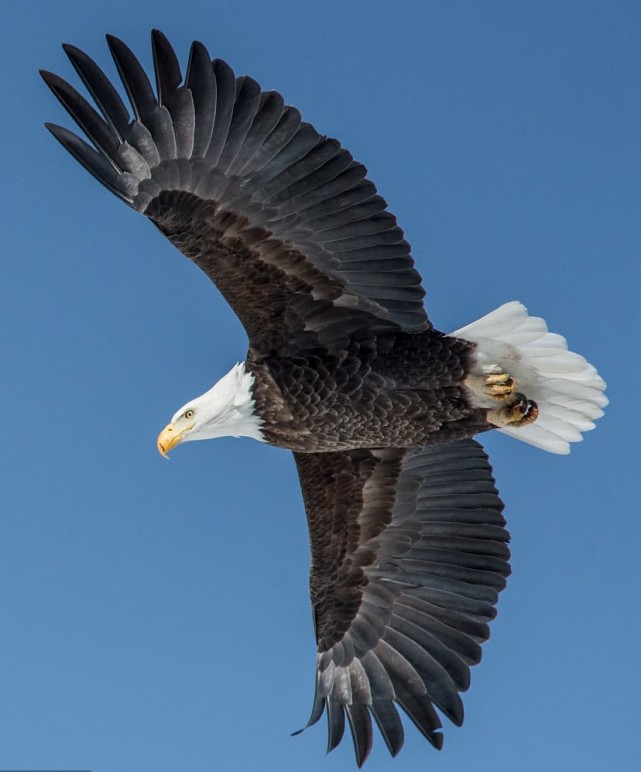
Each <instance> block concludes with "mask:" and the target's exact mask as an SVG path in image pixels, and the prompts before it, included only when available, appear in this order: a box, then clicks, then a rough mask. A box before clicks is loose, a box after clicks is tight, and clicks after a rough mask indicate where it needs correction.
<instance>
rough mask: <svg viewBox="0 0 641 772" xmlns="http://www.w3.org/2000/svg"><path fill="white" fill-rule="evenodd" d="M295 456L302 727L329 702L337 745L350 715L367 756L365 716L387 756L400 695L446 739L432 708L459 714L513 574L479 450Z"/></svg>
mask: <svg viewBox="0 0 641 772" xmlns="http://www.w3.org/2000/svg"><path fill="white" fill-rule="evenodd" d="M295 456H296V462H297V465H298V469H299V475H300V478H301V485H302V488H303V497H304V499H305V506H306V510H307V513H308V519H309V524H310V540H311V545H312V569H311V583H310V584H311V592H312V604H313V606H314V613H315V624H316V633H317V639H318V641H319V652H318V656H317V669H316V689H315V695H314V705H313V709H312V714H311V717H310V720H309V722H308V726H309V725H310V724H313V723H315V722H316V721H318V719H319V718H320V717H321V715H322V714H323V712H324V711H325V712H326V713H327V718H328V732H329V736H328V750H332V749H333V748H334V747H336V745H338V743H339V742H340V741H341V739H342V736H343V732H344V728H345V718H347V723H348V725H349V727H350V730H351V734H352V739H353V741H354V748H355V752H356V760H357V763H358V765H359V766H361V765H362V764H363V762H364V761H365V759H366V758H367V756H368V754H369V752H370V750H371V747H372V721H371V719H372V718H373V719H374V721H375V723H376V724H377V725H378V728H379V730H380V732H381V734H382V736H383V739H384V740H385V743H386V745H387V747H388V749H389V751H390V753H391V754H392V755H393V756H395V755H396V754H397V753H398V752H399V750H400V749H401V747H402V745H403V739H404V734H403V726H402V723H401V720H400V717H399V714H398V711H397V708H396V706H397V705H399V706H400V707H401V708H402V709H403V711H404V712H405V713H406V714H407V715H408V716H409V717H410V718H411V720H412V721H413V723H414V724H415V725H416V726H417V728H418V729H419V731H420V732H421V733H422V734H423V735H424V736H425V737H426V738H427V740H428V741H429V742H430V743H431V744H432V745H434V747H436V748H438V749H440V748H441V747H442V743H443V735H442V733H441V732H440V729H441V721H440V718H439V716H438V714H437V711H436V710H435V708H438V709H439V710H440V711H441V712H442V713H443V714H445V715H446V716H447V717H448V718H449V719H450V720H451V721H453V722H454V723H455V724H457V725H460V724H461V723H462V722H463V705H462V702H461V699H460V696H459V692H462V691H465V690H466V689H467V688H468V687H469V684H470V672H469V671H470V667H471V666H472V665H474V664H476V663H477V662H479V661H480V659H481V647H480V644H481V643H482V642H484V641H486V640H487V639H488V637H489V628H488V622H489V621H491V620H492V619H493V618H494V617H495V616H496V610H495V608H494V606H495V604H496V602H497V600H498V593H499V592H500V590H502V589H503V587H504V586H505V581H506V577H507V576H508V575H509V573H510V567H509V563H508V560H509V549H508V546H507V544H508V541H509V534H508V532H507V531H506V530H505V521H504V519H503V516H502V510H503V504H502V502H501V500H500V498H499V496H498V493H497V491H496V488H495V486H494V479H493V477H492V469H491V466H490V464H489V462H488V460H487V456H486V454H485V452H484V451H483V448H482V447H481V446H480V445H479V444H478V443H477V442H476V441H474V440H462V441H459V442H455V443H452V444H448V445H435V446H430V447H425V448H418V449H414V450H410V451H406V450H394V449H387V450H372V451H365V450H363V451H349V452H344V453H334V454H313V455H306V454H295Z"/></svg>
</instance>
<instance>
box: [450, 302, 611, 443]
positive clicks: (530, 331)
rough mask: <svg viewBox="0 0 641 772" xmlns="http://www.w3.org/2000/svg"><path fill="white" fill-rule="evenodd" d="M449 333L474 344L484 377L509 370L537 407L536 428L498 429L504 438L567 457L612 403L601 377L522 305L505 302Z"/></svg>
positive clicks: (562, 339)
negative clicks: (508, 437) (563, 454)
mask: <svg viewBox="0 0 641 772" xmlns="http://www.w3.org/2000/svg"><path fill="white" fill-rule="evenodd" d="M451 334H452V335H454V336H455V337H457V338H463V339H465V340H469V341H471V342H473V343H476V345H477V365H478V367H479V371H480V372H483V373H491V372H493V371H495V370H497V369H499V368H501V369H503V370H505V371H506V372H508V373H509V374H510V375H511V376H512V377H513V378H515V379H516V381H517V383H518V384H519V391H522V392H523V393H524V394H525V395H526V396H527V397H528V399H533V400H534V401H535V402H536V403H537V404H538V406H539V417H538V419H537V420H536V421H535V422H534V423H532V424H528V425H527V426H521V427H510V426H506V427H504V428H501V429H499V431H501V432H503V433H504V434H508V435H510V437H514V438H516V439H517V440H522V441H523V442H527V443H529V444H530V445H534V446H535V447H537V448H542V449H543V450H548V451H550V452H551V453H569V452H570V443H571V442H578V441H580V440H582V439H583V436H582V432H586V431H589V430H590V429H594V421H595V420H596V419H597V418H600V417H601V416H602V415H603V408H604V407H605V406H606V405H607V404H608V398H607V397H606V396H605V394H604V393H603V392H604V390H605V387H606V384H605V381H604V380H603V378H601V376H600V375H599V374H598V373H597V371H596V369H595V368H594V367H593V366H592V365H591V364H590V363H589V362H588V361H587V360H586V359H585V358H584V357H582V356H581V355H580V354H576V353H574V352H573V351H569V350H568V345H567V342H566V340H565V338H564V337H563V336H562V335H557V334H555V333H551V332H548V328H547V325H546V323H545V321H544V320H543V319H541V318H539V317H536V316H529V315H528V312H527V309H526V308H525V306H524V305H523V304H522V303H519V302H518V301H512V302H511V303H505V304H504V305H502V306H500V307H499V308H497V309H496V310H495V311H492V312H491V313H489V314H487V315H486V316H484V317H482V318H481V319H478V320H477V321H476V322H472V324H468V325H467V326H466V327H462V328H461V329H460V330H456V332H453V333H451Z"/></svg>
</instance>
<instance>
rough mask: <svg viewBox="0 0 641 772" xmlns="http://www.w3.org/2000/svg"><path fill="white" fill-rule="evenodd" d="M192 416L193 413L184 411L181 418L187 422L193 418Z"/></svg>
mask: <svg viewBox="0 0 641 772" xmlns="http://www.w3.org/2000/svg"><path fill="white" fill-rule="evenodd" d="M194 415H195V413H194V411H193V410H191V409H190V410H185V412H184V414H183V417H184V418H186V419H187V420H189V419H190V418H193V417H194Z"/></svg>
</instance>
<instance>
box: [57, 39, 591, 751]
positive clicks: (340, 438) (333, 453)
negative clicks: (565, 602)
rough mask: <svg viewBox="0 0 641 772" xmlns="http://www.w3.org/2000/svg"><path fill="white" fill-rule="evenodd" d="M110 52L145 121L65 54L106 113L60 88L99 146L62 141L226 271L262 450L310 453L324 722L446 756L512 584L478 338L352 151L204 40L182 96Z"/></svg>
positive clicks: (167, 56) (335, 731)
mask: <svg viewBox="0 0 641 772" xmlns="http://www.w3.org/2000/svg"><path fill="white" fill-rule="evenodd" d="M108 42H109V47H110V49H111V52H112V55H113V58H114V61H115V63H116V66H117V68H118V72H119V74H120V77H121V79H122V82H123V84H124V87H125V90H126V92H127V94H128V96H129V99H130V101H131V104H132V107H133V112H134V117H133V119H131V118H130V116H129V111H128V109H127V108H126V107H125V105H124V103H123V101H122V99H121V97H120V96H119V94H118V93H117V91H116V90H115V88H114V87H113V86H112V85H111V84H110V82H109V80H108V79H107V77H106V76H105V75H104V74H103V73H102V71H101V70H100V69H99V68H98V67H97V65H96V64H95V63H94V62H93V61H92V60H91V59H89V57H87V56H86V55H85V54H84V53H82V52H81V51H79V50H78V49H76V48H74V47H72V46H65V51H66V52H67V54H68V55H69V58H70V59H71V61H72V63H73V65H74V67H75V69H76V70H77V72H78V74H79V75H80V77H81V79H82V81H83V82H84V85H85V86H86V88H87V90H88V91H89V93H90V94H91V96H92V97H93V99H94V101H95V103H96V105H97V106H98V109H99V110H100V113H98V112H97V111H96V110H95V109H94V108H93V107H92V106H91V105H89V103H88V102H87V101H86V100H85V99H84V98H83V97H82V96H80V95H79V94H78V93H77V92H76V91H75V90H74V89H73V88H72V87H71V86H70V85H68V84H67V83H66V82H65V81H63V80H61V79H60V78H58V77H57V76H55V75H52V74H51V73H43V77H44V79H45V81H46V82H47V84H48V85H49V87H50V88H51V89H52V91H53V92H54V94H55V95H56V96H57V97H58V99H59V100H60V101H61V102H62V104H63V105H64V107H65V108H66V109H67V110H68V111H69V113H70V114H71V116H72V117H73V118H74V119H75V121H76V122H77V123H78V125H79V126H80V128H81V130H82V131H83V132H84V133H85V134H86V136H87V137H88V139H89V140H90V141H91V143H92V145H93V147H92V146H90V145H88V144H87V143H85V142H84V141H83V140H82V139H80V138H78V137H76V136H75V135H74V134H72V133H71V132H69V131H67V130H66V129H64V128H61V127H59V126H54V125H48V127H49V129H50V130H51V132H52V133H53V134H54V136H55V137H56V138H57V139H58V140H59V141H60V142H61V143H62V144H63V145H64V146H65V147H66V148H67V150H69V151H70V152H71V153H72V154H73V155H74V156H75V157H76V158H77V159H78V160H79V161H80V162H81V163H82V164H83V165H84V166H85V167H86V168H87V169H88V170H89V171H90V172H91V173H92V174H93V175H94V176H95V177H96V178H97V179H98V180H99V181H100V182H102V183H103V184H104V185H105V186H106V187H107V188H108V189H110V190H111V191H112V192H113V193H115V194H116V195H117V196H119V197H120V198H121V199H123V200H124V201H125V202H126V203H128V204H129V205H130V206H132V207H133V208H135V209H137V210H138V211H140V212H142V213H144V214H145V215H146V216H147V217H148V218H149V219H151V220H152V222H154V224H155V225H156V226H157V227H158V228H159V229H160V230H161V231H162V232H163V233H164V234H165V235H166V236H167V238H169V239H170V241H171V242H172V243H173V244H174V245H175V246H177V247H178V249H180V250H181V251H182V252H183V253H184V254H185V255H186V256H187V257H189V258H190V259H192V260H193V261H194V262H195V263H196V264H197V265H198V266H199V267H200V268H201V269H202V270H203V271H204V272H205V273H206V274H207V276H209V278H210V279H211V280H212V281H213V282H214V283H215V284H216V285H217V287H218V288H219V289H220V291H221V292H222V294H223V295H224V297H225V298H226V300H227V301H228V302H229V304H230V305H231V307H232V308H233V309H234V311H235V312H236V313H237V315H238V317H239V318H240V320H241V322H242V324H243V325H244V327H245V329H246V331H247V334H248V337H249V353H248V357H247V362H246V367H247V369H248V370H249V371H250V372H251V373H252V374H253V376H254V378H255V380H254V385H253V400H254V401H255V411H256V414H257V415H258V416H259V417H260V419H261V420H262V429H261V431H262V435H263V438H264V439H266V440H267V441H268V442H270V443H272V444H274V445H279V446H281V447H285V448H289V449H291V450H293V451H294V456H295V460H296V464H297V467H298V472H299V476H300V481H301V487H302V491H303V498H304V502H305V508H306V511H307V517H308V521H309V532H310V542H311V554H312V567H311V596H312V605H313V610H314V620H315V629H316V636H317V640H318V659H317V680H316V692H315V698H314V706H313V710H312V715H311V717H310V721H309V723H310V724H311V723H314V722H315V721H317V720H318V719H319V718H320V716H321V715H322V713H323V710H326V712H327V717H328V724H329V742H328V747H329V749H332V748H333V747H335V746H336V745H337V744H338V743H339V742H340V740H341V738H342V736H343V731H344V725H345V718H347V720H348V723H349V726H350V728H351V732H352V736H353V739H354V745H355V750H356V758H357V762H358V764H359V765H361V764H362V763H363V761H364V760H365V758H366V757H367V755H368V753H369V751H370V748H371V744H372V723H371V719H372V718H373V719H374V720H375V722H376V723H377V724H378V727H379V729H380V731H381V733H382V735H383V738H384V739H385V742H386V743H387V746H388V748H389V750H390V752H391V753H392V754H393V755H395V754H396V753H397V752H398V751H399V750H400V748H401V745H402V743H403V727H402V724H401V721H400V718H399V715H398V712H397V709H396V707H395V706H396V705H400V706H401V707H402V708H403V710H404V711H405V712H406V713H407V714H408V716H409V717H410V718H411V719H412V721H413V722H414V723H415V724H416V726H417V727H418V728H419V730H420V731H421V732H422V733H423V734H424V735H425V736H426V737H427V739H428V740H429V741H430V742H431V743H432V744H433V745H434V746H435V747H437V748H440V747H441V745H442V735H441V734H440V731H439V729H440V726H441V723H440V720H439V717H438V715H437V712H436V710H435V706H436V707H437V708H438V709H440V710H441V711H442V712H443V713H444V714H445V715H446V716H448V717H449V718H450V719H451V720H452V721H453V722H454V723H456V724H460V723H461V722H462V720H463V707H462V703H461V700H460V697H459V692H461V691H464V690H466V689H467V688H468V686H469V667H470V665H473V664H475V663H477V662H478V661H479V660H480V657H481V651H480V643H482V642H483V641H485V640H486V639H487V638H488V636H489V631H488V626H487V623H488V622H489V621H490V620H491V619H492V618H493V617H494V615H495V610H494V604H495V603H496V601H497V596H498V592H499V591H500V590H501V589H502V588H503V586H504V584H505V578H506V576H507V575H508V574H509V567H508V563H507V561H508V557H509V553H508V549H507V542H508V534H507V532H506V531H505V529H504V525H505V523H504V520H503V517H502V515H501V512H502V508H503V505H502V503H501V501H500V499H499V497H498V495H497V492H496V489H495V487H494V481H493V478H492V473H491V468H490V466H489V464H488V461H487V457H486V456H485V454H484V452H483V450H482V449H481V447H480V446H479V445H478V444H477V443H476V442H475V441H474V440H471V439H469V438H470V437H471V436H472V435H474V434H476V433H478V432H481V431H484V430H486V429H488V428H491V425H490V424H489V423H488V421H487V410H486V409H481V408H479V407H475V406H474V405H473V404H471V402H470V400H469V394H468V392H467V391H466V388H465V386H464V379H465V377H466V375H467V374H468V373H469V372H470V371H471V369H472V364H473V360H474V351H475V344H474V343H471V342H468V341H466V340H461V339H458V338H456V337H451V336H446V335H444V334H442V333H440V332H438V331H437V330H435V329H434V328H433V327H432V326H431V324H430V323H429V321H428V318H427V316H426V313H425V310H424V308H423V303H422V299H423V294H424V293H423V289H422V287H421V280H420V276H419V274H418V273H417V272H416V270H415V268H414V264H413V260H412V258H411V256H410V252H409V245H408V244H407V242H406V241H405V240H404V239H403V233H402V231H401V230H400V228H399V227H398V226H397V224H396V219H395V218H394V217H393V215H391V214H390V213H389V212H387V211H386V204H385V201H384V200H383V199H382V198H381V197H380V196H379V195H378V194H377V193H376V189H375V187H374V185H373V184H372V183H371V182H370V181H369V180H367V179H366V170H365V168H364V167H363V166H362V165H361V164H359V163H357V162H356V161H354V160H353V159H352V156H351V155H350V154H349V153H348V152H347V151H346V150H345V149H343V148H341V146H340V144H339V143H338V142H337V141H336V140H333V139H328V138H326V137H323V136H321V135H319V134H318V133H317V132H316V131H315V129H314V128H313V127H312V126H310V125H309V124H307V123H304V122H302V121H301V118H300V114H299V113H298V111H297V110H296V109H295V108H293V107H288V106H285V104H284V101H283V99H282V97H281V96H280V95H279V94H277V93H275V92H261V91H260V88H259V86H258V85H257V84H256V83H255V81H253V80H252V79H251V78H246V77H241V78H236V77H235V76H234V74H233V72H232V71H231V69H230V68H229V67H228V66H227V65H226V64H225V63H224V62H221V61H220V60H214V61H213V62H212V61H211V60H210V58H209V55H208V53H207V51H206V49H205V48H204V46H203V45H202V44H200V43H194V44H193V46H192V50H191V55H190V59H189V67H188V71H187V75H186V78H185V81H184V84H183V80H182V74H181V72H180V67H179V65H178V62H177V59H176V56H175V54H174V52H173V50H172V49H171V47H170V46H169V44H168V42H167V40H166V39H165V37H164V36H163V35H162V34H161V33H159V32H154V33H153V35H152V45H153V53H154V65H155V73H156V84H157V88H156V92H154V90H153V89H152V87H151V84H150V83H149V80H148V79H147V76H146V74H145V73H144V71H143V69H142V68H141V66H140V64H139V63H138V61H137V60H136V59H135V57H134V56H133V54H132V53H131V52H130V51H129V49H128V48H127V47H126V46H125V45H124V44H123V43H122V42H121V41H119V40H117V39H116V38H113V37H109V38H108ZM181 84H183V85H181ZM595 383H596V382H595ZM506 388H507V387H506ZM591 388H592V387H591ZM599 388H602V387H600V386H595V387H594V389H595V390H596V389H599ZM529 404H530V407H531V405H532V404H533V403H531V402H530V403H529ZM568 409H570V408H568ZM187 414H193V411H188V413H187ZM212 688H213V685H212Z"/></svg>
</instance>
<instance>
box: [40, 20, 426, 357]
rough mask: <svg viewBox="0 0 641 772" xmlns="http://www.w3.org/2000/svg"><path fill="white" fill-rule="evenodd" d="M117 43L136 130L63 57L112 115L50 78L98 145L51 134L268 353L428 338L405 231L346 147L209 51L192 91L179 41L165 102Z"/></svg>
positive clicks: (90, 65) (156, 42)
mask: <svg viewBox="0 0 641 772" xmlns="http://www.w3.org/2000/svg"><path fill="white" fill-rule="evenodd" d="M108 42H109V47H110V49H111V53H112V55H113V58H114V61H115V63H116V66H117V68H118V72H119V75H120V77H121V80H122V82H123V85H124V87H125V90H126V92H127V95H128V97H129V100H130V102H131V105H132V107H133V111H134V117H133V119H131V118H130V116H129V112H128V110H127V108H126V107H125V105H124V103H123V101H122V99H121V97H120V96H119V94H118V92H117V91H116V89H115V88H114V87H113V86H112V84H111V83H110V82H109V80H108V79H107V77H106V76H105V75H104V73H103V72H102V71H101V70H100V69H99V67H98V66H97V65H96V64H95V63H94V62H93V61H92V60H91V59H90V58H89V57H88V56H86V54H84V53H82V52H81V51H79V50H78V49H76V48H74V47H72V46H65V51H66V52H67V54H68V56H69V58H70V59H71V61H72V63H73V65H74V67H75V69H76V71H77V72H78V74H79V75H80V77H81V78H82V80H83V82H84V84H85V86H86V87H87V90H88V91H89V92H90V94H91V96H92V97H93V99H94V101H95V103H96V105H97V106H98V108H99V110H100V113H101V114H102V115H100V114H99V113H98V112H97V111H96V110H95V109H94V108H93V107H92V106H91V105H90V104H89V103H88V102H87V101H86V100H85V99H84V98H83V97H82V96H80V94H78V92H77V91H75V90H74V89H73V88H72V87H71V86H70V85H69V84H67V83H66V82H65V81H64V80H62V79H61V78H59V77H58V76H56V75H53V74H51V73H47V72H43V73H42V74H43V77H44V79H45V81H46V83H47V84H48V85H49V87H50V88H51V89H52V91H53V93H54V94H55V95H56V97H57V98H58V99H59V100H60V102H61V103H62V104H63V106H64V107H65V108H66V109H67V110H68V112H69V113H70V114H71V116H72V117H73V118H74V120H75V121H76V123H77V124H78V125H79V126H80V128H81V129H82V130H83V132H84V133H85V135H86V136H87V138H88V139H89V140H90V141H91V142H92V144H93V146H94V147H91V146H90V145H88V144H87V143H85V142H84V141H83V140H82V139H80V138H78V137H77V136H76V135H74V134H72V133H71V132H69V131H68V130H66V129H64V128H62V127H60V126H55V125H51V124H47V126H48V128H49V129H50V130H51V131H52V133H53V134H54V136H55V137H56V138H57V139H58V140H59V141H60V142H61V143H62V144H63V145H64V146H65V147H66V148H67V150H69V152H71V154H72V155H73V156H74V157H75V158H77V159H78V160H79V161H80V163H82V164H83V165H84V166H85V167H86V168H87V169H88V170H89V171H90V172H91V173H92V174H93V175H94V176H95V177H97V179H98V180H99V181H100V182H102V183H103V184H104V185H105V186H106V187H107V188H109V189H110V190H111V191H112V192H113V193H115V194H116V195H117V196H119V197H120V198H122V199H123V200H124V201H126V202H127V203H128V204H129V205H131V206H132V207H134V208H135V209H138V210H139V211H141V212H144V213H145V214H146V215H147V216H149V217H150V218H151V219H152V220H153V221H154V222H155V223H156V224H157V225H158V227H159V228H160V229H161V230H162V231H163V233H165V234H166V235H167V237H168V238H169V239H170V240H171V241H172V242H173V243H174V244H175V245H176V246H177V247H178V248H179V249H180V250H181V251H182V252H184V253H185V254H186V255H187V256H188V257H190V258H191V259H192V260H194V261H195V262H196V263H197V264H198V265H199V266H200V268H202V269H203V270H204V271H205V273H206V274H207V275H208V276H209V277H210V278H211V279H212V280H213V281H214V282H215V283H216V285H217V286H218V287H219V289H220V290H221V292H222V293H223V295H224V296H225V297H226V299H227V301H228V302H229V303H230V305H231V306H232V308H233V309H234V310H235V312H236V313H237V314H238V316H239V317H240V320H241V322H242V323H243V325H244V326H245V329H246V330H247V333H248V335H249V338H250V341H251V343H252V345H253V346H254V348H257V349H259V350H261V349H263V350H264V349H268V348H271V349H273V348H278V349H280V350H282V349H284V348H286V347H287V346H289V347H290V349H291V347H294V348H296V347H309V346H314V345H316V344H317V343H318V341H319V340H320V342H321V343H323V344H324V345H330V346H332V345H342V344H343V343H344V340H345V338H344V335H345V334H348V335H349V334H350V332H351V331H354V330H359V329H362V328H363V327H370V328H371V327H372V326H373V327H374V328H375V329H376V330H381V329H390V328H392V329H395V330H398V329H402V330H405V331H420V330H425V329H427V328H428V327H429V322H428V320H427V316H426V314H425V311H424V308H423V303H422V298H423V295H424V292H423V289H422V287H421V279H420V276H419V274H418V273H417V271H416V270H415V269H414V262H413V260H412V258H411V256H410V252H409V245H408V244H407V242H406V241H404V239H403V232H402V231H401V229H400V228H399V227H398V226H397V224H396V219H395V217H394V216H393V215H392V214H390V213H389V212H387V211H386V203H385V201H384V200H383V199H382V198H381V197H380V196H379V195H377V193H376V188H375V187H374V185H373V183H371V182H370V181H368V180H367V179H365V175H366V169H365V167H364V166H363V165H362V164H359V163H357V162H356V161H354V160H353V159H352V156H351V155H350V154H349V153H348V152H347V150H345V149H343V148H341V146H340V144H339V143H338V142H337V141H336V140H334V139H328V138H327V137H323V136H321V135H320V134H318V132H317V131H316V130H315V129H314V128H313V127H312V126H311V125H310V124H308V123H304V122H302V121H301V117H300V113H299V112H298V111H297V110H296V109H295V108H293V107H288V106H285V104H284V102H283V98H282V97H281V96H280V95H279V94H277V93H276V92H273V91H268V92H261V90H260V87H259V86H258V84H257V83H256V82H255V81H253V80H252V79H251V78H247V77H240V78H236V77H235V76H234V73H233V72H232V70H231V69H230V68H229V66H228V65H226V64H225V63H224V62H222V61H220V60H214V61H213V62H212V61H211V60H210V58H209V54H208V53H207V51H206V49H205V47H204V46H203V45H202V44H201V43H194V44H193V45H192V49H191V55H190V59H189V66H188V70H187V76H186V78H185V81H184V83H183V80H182V74H181V71H180V66H179V64H178V61H177V59H176V56H175V54H174V52H173V50H172V48H171V46H170V45H169V43H168V42H167V40H166V38H165V37H164V35H162V34H161V33H160V32H157V31H155V32H154V33H153V34H152V47H153V53H154V64H155V74H156V83H157V89H156V92H154V90H153V88H152V86H151V84H150V82H149V80H148V78H147V76H146V74H145V72H144V70H143V69H142V67H141V65H140V63H139V62H138V61H137V59H136V58H135V57H134V55H133V54H132V53H131V51H130V50H129V49H128V48H127V47H126V46H125V45H124V43H122V42H121V41H119V40H118V39H116V38H113V37H108ZM181 83H183V85H181ZM94 148H95V149H94ZM337 330H340V333H341V334H338V333H337V332H336V331H337Z"/></svg>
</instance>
